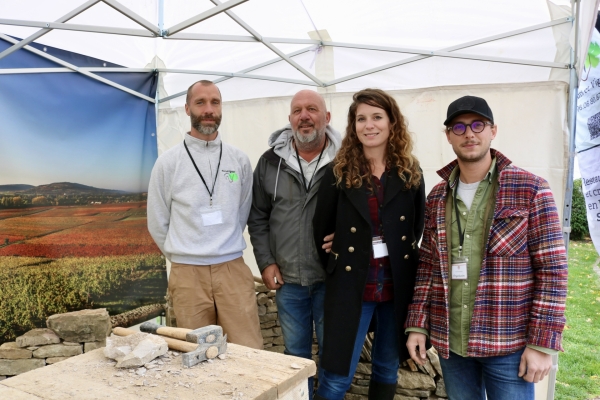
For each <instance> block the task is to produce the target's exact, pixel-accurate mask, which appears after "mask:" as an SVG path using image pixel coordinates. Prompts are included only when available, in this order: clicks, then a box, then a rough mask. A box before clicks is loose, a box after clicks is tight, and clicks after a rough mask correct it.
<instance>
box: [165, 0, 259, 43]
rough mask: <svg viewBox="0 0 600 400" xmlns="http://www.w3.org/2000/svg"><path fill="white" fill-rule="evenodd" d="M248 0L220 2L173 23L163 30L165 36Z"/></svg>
mask: <svg viewBox="0 0 600 400" xmlns="http://www.w3.org/2000/svg"><path fill="white" fill-rule="evenodd" d="M247 1H248V0H229V1H226V2H225V3H222V4H219V5H217V6H216V7H213V8H211V9H210V10H208V11H205V12H203V13H201V14H198V15H196V16H194V17H191V18H189V19H187V20H185V21H182V22H180V23H178V24H176V25H173V26H172V27H170V28H169V29H166V30H164V31H163V32H162V34H163V36H171V35H174V34H176V33H177V32H179V31H182V30H184V29H186V28H189V27H190V26H193V25H196V24H197V23H200V22H202V21H204V20H206V19H208V18H210V17H214V16H215V15H217V14H220V13H222V12H225V11H227V10H229V9H230V8H233V7H235V6H237V5H240V4H243V3H245V2H247Z"/></svg>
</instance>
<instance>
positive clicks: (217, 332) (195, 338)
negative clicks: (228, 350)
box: [185, 325, 223, 344]
mask: <svg viewBox="0 0 600 400" xmlns="http://www.w3.org/2000/svg"><path fill="white" fill-rule="evenodd" d="M222 337H223V328H221V327H220V326H219V325H207V326H203V327H202V328H198V329H194V330H193V331H191V332H188V333H187V334H186V335H185V340H186V341H187V342H192V343H198V344H202V343H207V344H210V343H219V342H220V340H221V338H222Z"/></svg>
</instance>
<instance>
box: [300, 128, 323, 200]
mask: <svg viewBox="0 0 600 400" xmlns="http://www.w3.org/2000/svg"><path fill="white" fill-rule="evenodd" d="M325 146H327V138H325V143H323V148H322V149H321V152H320V153H319V158H317V165H315V169H314V170H313V173H312V175H311V176H310V181H308V186H306V177H305V176H304V171H303V170H302V162H301V161H300V154H298V147H297V146H296V145H295V144H294V149H295V150H296V158H298V166H299V167H300V175H301V176H302V183H303V184H304V188H306V193H308V192H309V191H310V187H311V185H312V181H313V178H314V177H315V173H316V172H317V169H318V168H319V162H320V161H321V156H322V155H323V152H324V151H325Z"/></svg>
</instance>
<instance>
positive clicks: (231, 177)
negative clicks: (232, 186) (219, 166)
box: [223, 170, 240, 183]
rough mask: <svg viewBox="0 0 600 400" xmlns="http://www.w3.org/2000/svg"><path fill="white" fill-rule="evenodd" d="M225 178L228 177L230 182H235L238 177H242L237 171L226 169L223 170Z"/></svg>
mask: <svg viewBox="0 0 600 400" xmlns="http://www.w3.org/2000/svg"><path fill="white" fill-rule="evenodd" d="M223 172H224V175H225V178H227V180H228V181H229V182H230V183H233V182H235V181H237V180H238V179H240V177H239V176H238V174H237V172H235V171H225V170H223Z"/></svg>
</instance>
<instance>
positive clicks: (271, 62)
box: [158, 47, 313, 103]
mask: <svg viewBox="0 0 600 400" xmlns="http://www.w3.org/2000/svg"><path fill="white" fill-rule="evenodd" d="M312 49H313V47H308V48H304V49H300V50H296V51H294V52H292V53H290V54H288V57H294V56H297V55H300V54H304V53H306V52H308V51H311V50H312ZM280 61H281V59H280V58H273V59H272V60H269V61H265V62H263V63H260V64H257V65H254V66H252V67H249V68H245V69H243V70H241V71H239V72H237V73H238V74H244V73H246V72H251V71H254V70H257V69H259V68H263V67H266V66H269V65H272V64H275V63H278V62H280ZM231 78H233V77H229V76H228V77H223V78H219V79H217V80H215V81H213V83H214V84H215V85H216V84H218V83H220V82H223V81H226V80H229V79H231ZM186 93H187V90H183V91H181V92H179V93H175V94H172V95H170V96H167V97H163V98H162V99H158V103H163V102H165V101H169V100H171V99H175V98H177V97H180V96H183V95H185V94H186Z"/></svg>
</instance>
